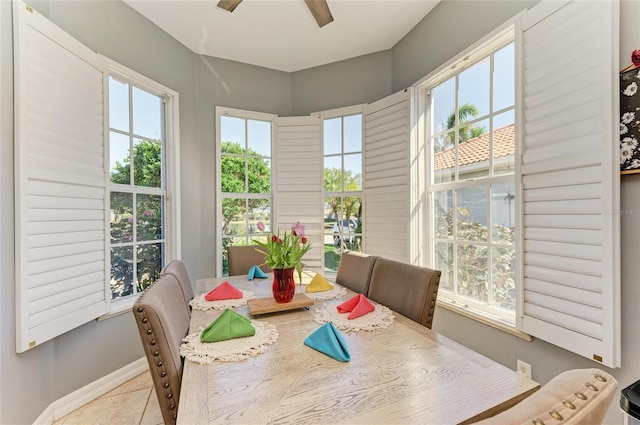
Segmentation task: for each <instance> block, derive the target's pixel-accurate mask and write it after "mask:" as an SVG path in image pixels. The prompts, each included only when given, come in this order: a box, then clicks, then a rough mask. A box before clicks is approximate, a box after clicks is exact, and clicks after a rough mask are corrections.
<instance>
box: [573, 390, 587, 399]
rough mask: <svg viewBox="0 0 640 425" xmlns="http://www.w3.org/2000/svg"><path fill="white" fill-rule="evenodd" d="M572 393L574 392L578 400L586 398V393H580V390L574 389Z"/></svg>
mask: <svg viewBox="0 0 640 425" xmlns="http://www.w3.org/2000/svg"><path fill="white" fill-rule="evenodd" d="M574 394H575V395H576V397H578V398H579V399H580V400H586V399H587V396H586V395H584V394H583V393H581V392H580V391H576V392H575V393H574Z"/></svg>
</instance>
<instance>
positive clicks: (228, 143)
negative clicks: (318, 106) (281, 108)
mask: <svg viewBox="0 0 640 425" xmlns="http://www.w3.org/2000/svg"><path fill="white" fill-rule="evenodd" d="M272 119H273V117H272V116H271V115H267V114H264V115H261V114H256V113H249V112H245V111H237V110H228V109H218V119H217V123H218V128H219V134H220V136H219V143H218V149H219V158H220V161H219V164H220V171H219V174H218V175H219V176H220V178H219V182H220V184H219V190H220V198H219V199H221V200H222V202H221V210H220V212H219V221H218V222H219V223H221V225H222V228H221V235H222V236H221V241H220V243H221V245H219V246H221V247H222V250H221V256H220V258H219V259H218V264H219V266H220V265H221V266H222V268H221V269H219V270H222V275H227V274H228V272H229V267H228V264H227V247H228V246H230V245H250V244H251V243H252V241H253V240H256V239H261V238H265V236H264V234H263V232H260V231H259V230H258V228H257V223H258V222H259V221H262V222H263V223H265V226H266V229H265V232H269V231H270V229H271V228H272V227H273V226H272V223H271V222H272V198H271V193H272V190H271V184H272V183H271V170H272V150H271V149H272V148H271V139H272V121H271V120H272ZM274 230H275V229H274Z"/></svg>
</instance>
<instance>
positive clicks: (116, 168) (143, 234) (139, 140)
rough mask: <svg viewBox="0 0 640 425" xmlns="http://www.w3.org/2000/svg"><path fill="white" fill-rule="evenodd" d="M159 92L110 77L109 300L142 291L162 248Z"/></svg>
mask: <svg viewBox="0 0 640 425" xmlns="http://www.w3.org/2000/svg"><path fill="white" fill-rule="evenodd" d="M164 116H165V113H164V99H163V96H162V95H160V94H156V93H151V92H149V91H147V90H144V89H142V88H140V87H137V86H136V85H135V83H134V82H129V81H126V80H125V79H124V78H120V77H117V78H116V77H114V76H110V77H109V164H110V167H109V168H110V182H109V184H108V188H109V192H110V194H109V199H110V234H111V243H110V248H111V279H110V281H111V299H112V300H118V299H123V298H124V297H127V296H130V295H135V294H137V293H140V292H142V291H143V290H144V289H145V288H146V287H148V286H149V285H151V283H153V282H154V281H155V280H156V279H157V278H158V277H159V276H160V272H161V271H162V268H163V266H164V263H165V261H164V258H165V251H166V242H167V240H166V230H165V227H166V214H165V200H166V187H165V186H166V185H165V183H164V179H165V177H164V176H165V174H166V173H165V170H166V160H165V154H164V150H165V133H166V132H165V129H164V127H165V119H164Z"/></svg>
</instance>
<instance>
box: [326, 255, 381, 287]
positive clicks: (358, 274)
mask: <svg viewBox="0 0 640 425" xmlns="http://www.w3.org/2000/svg"><path fill="white" fill-rule="evenodd" d="M377 259H378V257H375V256H373V255H367V254H364V253H362V252H356V251H344V252H343V253H342V257H341V258H340V265H339V266H338V273H337V274H336V283H338V284H340V285H342V286H344V287H347V288H349V289H351V290H352V291H354V292H357V293H359V294H363V295H367V292H368V291H369V280H370V279H371V272H372V271H373V265H374V263H375V262H376V260H377Z"/></svg>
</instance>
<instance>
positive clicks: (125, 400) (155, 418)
mask: <svg viewBox="0 0 640 425" xmlns="http://www.w3.org/2000/svg"><path fill="white" fill-rule="evenodd" d="M79 424H82V425H85V424H105V425H106V424H109V425H162V424H164V421H163V420H162V414H161V413H160V406H159V405H158V399H157V397H156V392H155V390H154V389H153V382H152V381H151V375H150V374H149V371H146V372H144V373H141V374H140V375H138V376H136V377H135V378H133V379H131V380H130V381H127V382H125V383H124V384H122V385H120V386H119V387H117V388H115V389H113V390H111V391H109V392H108V393H106V394H104V395H102V396H101V397H99V398H97V399H96V400H93V401H92V402H90V403H87V404H85V405H84V406H82V407H81V408H79V409H78V410H74V411H73V412H71V413H69V414H68V415H67V416H65V417H63V418H60V419H58V420H57V421H55V422H54V423H53V425H79Z"/></svg>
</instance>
